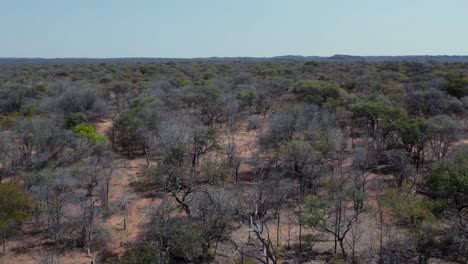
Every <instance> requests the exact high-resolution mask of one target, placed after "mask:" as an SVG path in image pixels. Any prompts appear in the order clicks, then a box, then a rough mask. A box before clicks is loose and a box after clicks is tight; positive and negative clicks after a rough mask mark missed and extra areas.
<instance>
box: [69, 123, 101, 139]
mask: <svg viewBox="0 0 468 264" xmlns="http://www.w3.org/2000/svg"><path fill="white" fill-rule="evenodd" d="M73 132H75V133H76V134H77V135H79V136H83V137H86V138H88V139H91V140H92V141H94V142H98V141H106V140H107V139H106V137H104V136H100V135H98V134H97V133H96V129H95V128H94V126H93V125H92V124H89V123H83V124H79V125H77V126H75V127H73Z"/></svg>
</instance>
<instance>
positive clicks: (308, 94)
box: [291, 80, 347, 109]
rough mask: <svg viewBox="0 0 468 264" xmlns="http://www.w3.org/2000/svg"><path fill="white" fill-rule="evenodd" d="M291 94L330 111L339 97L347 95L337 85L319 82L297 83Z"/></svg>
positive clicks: (305, 81) (336, 103)
mask: <svg viewBox="0 0 468 264" xmlns="http://www.w3.org/2000/svg"><path fill="white" fill-rule="evenodd" d="M291 92H292V93H293V94H296V95H298V96H299V97H300V98H302V99H303V100H305V101H306V102H309V103H313V104H316V105H319V106H322V105H326V106H329V107H331V108H332V109H333V108H334V107H336V105H338V103H339V100H340V99H341V97H342V96H343V95H345V94H347V93H346V91H345V90H343V89H341V88H340V87H339V86H338V85H337V84H335V83H331V82H326V81H319V80H304V81H300V82H297V83H296V84H295V85H294V87H293V88H292V89H291Z"/></svg>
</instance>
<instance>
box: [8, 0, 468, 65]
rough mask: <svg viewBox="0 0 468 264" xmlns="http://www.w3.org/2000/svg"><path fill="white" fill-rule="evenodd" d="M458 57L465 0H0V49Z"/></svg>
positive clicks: (63, 53)
mask: <svg viewBox="0 0 468 264" xmlns="http://www.w3.org/2000/svg"><path fill="white" fill-rule="evenodd" d="M289 54H294V55H321V56H329V55H333V54H352V55H426V54H430V55H439V54H445V55H455V54H456V55H468V0H282V1H280V0H134V1H131V0H127V1H125V0H55V1H54V0H0V57H46V58H51V57H185V58H187V57H188V58H190V57H211V56H256V57H262V56H276V55H289Z"/></svg>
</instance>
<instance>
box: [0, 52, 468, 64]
mask: <svg viewBox="0 0 468 264" xmlns="http://www.w3.org/2000/svg"><path fill="white" fill-rule="evenodd" d="M190 61H210V62H228V61H240V62H255V61H296V62H297V61H304V62H306V61H317V62H324V61H328V62H402V61H408V62H441V63H444V62H463V63H465V62H468V56H457V55H453V56H448V55H440V56H439V55H438V56H432V55H415V56H352V55H339V54H337V55H333V56H331V57H320V56H300V55H284V56H276V57H209V58H55V59H44V58H0V64H69V63H152V62H153V63H164V62H190Z"/></svg>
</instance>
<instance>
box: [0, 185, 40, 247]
mask: <svg viewBox="0 0 468 264" xmlns="http://www.w3.org/2000/svg"><path fill="white" fill-rule="evenodd" d="M32 204H33V201H32V199H31V198H30V197H29V196H28V195H27V194H26V193H24V191H23V189H22V188H21V187H20V186H18V185H14V184H10V183H5V184H0V235H1V237H2V243H3V253H5V250H6V249H5V248H6V239H7V237H8V236H10V235H12V234H13V233H14V232H15V231H17V229H18V224H19V223H21V222H23V221H25V220H27V219H28V218H29V216H30V212H29V209H30V207H31V206H32Z"/></svg>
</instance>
